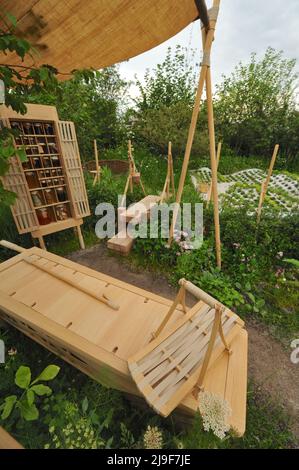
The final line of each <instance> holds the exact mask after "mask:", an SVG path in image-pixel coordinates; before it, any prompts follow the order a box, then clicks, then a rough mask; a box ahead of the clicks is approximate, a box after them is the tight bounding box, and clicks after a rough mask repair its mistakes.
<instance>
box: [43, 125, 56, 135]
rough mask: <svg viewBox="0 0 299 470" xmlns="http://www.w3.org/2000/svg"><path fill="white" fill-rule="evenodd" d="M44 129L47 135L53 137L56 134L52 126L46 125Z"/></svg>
mask: <svg viewBox="0 0 299 470" xmlns="http://www.w3.org/2000/svg"><path fill="white" fill-rule="evenodd" d="M44 128H45V133H46V134H47V135H53V134H54V129H53V125H52V124H44Z"/></svg>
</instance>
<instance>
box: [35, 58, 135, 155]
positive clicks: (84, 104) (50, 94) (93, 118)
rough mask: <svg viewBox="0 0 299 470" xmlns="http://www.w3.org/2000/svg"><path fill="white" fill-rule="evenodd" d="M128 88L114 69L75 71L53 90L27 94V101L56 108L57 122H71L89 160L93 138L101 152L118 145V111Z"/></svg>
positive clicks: (83, 152) (81, 150)
mask: <svg viewBox="0 0 299 470" xmlns="http://www.w3.org/2000/svg"><path fill="white" fill-rule="evenodd" d="M127 88H128V83H127V82H126V81H125V80H123V79H122V78H121V77H120V75H119V72H118V69H117V67H116V66H113V67H108V68H106V69H104V70H101V71H93V70H90V71H88V72H87V71H77V72H75V73H74V76H73V78H72V79H70V80H67V81H64V82H60V83H59V84H58V86H57V87H56V88H55V90H48V89H44V90H42V91H40V92H37V93H33V92H32V91H30V93H29V94H28V96H27V101H28V102H29V103H39V104H47V105H53V106H56V108H57V111H58V114H59V117H60V119H64V120H69V121H73V122H74V123H75V126H76V133H77V138H78V142H79V147H80V152H81V157H82V158H83V159H84V160H92V159H94V151H93V140H94V139H96V140H97V144H98V149H99V151H100V152H101V151H102V150H103V149H105V148H107V147H112V148H113V147H114V146H115V145H116V144H120V143H121V140H122V138H123V128H122V120H121V118H120V112H121V110H122V107H123V105H124V103H125V93H126V91H127ZM100 155H101V153H100Z"/></svg>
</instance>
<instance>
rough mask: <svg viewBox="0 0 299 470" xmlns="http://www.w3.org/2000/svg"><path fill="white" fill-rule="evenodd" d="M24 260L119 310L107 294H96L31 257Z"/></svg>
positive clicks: (23, 259)
mask: <svg viewBox="0 0 299 470" xmlns="http://www.w3.org/2000/svg"><path fill="white" fill-rule="evenodd" d="M22 261H25V262H26V263H28V264H31V265H32V266H35V267H36V268H37V269H40V270H41V271H43V272H45V273H47V274H50V275H51V276H53V277H55V278H56V279H59V280H60V281H63V282H65V283H66V284H68V285H70V286H71V287H75V288H76V289H78V290H80V291H81V292H84V293H85V294H87V295H89V296H90V297H93V298H94V299H96V300H99V301H100V302H102V303H103V304H105V305H107V306H108V307H110V308H112V309H113V310H119V305H117V304H116V303H115V302H113V301H112V300H110V299H108V298H107V297H105V295H98V294H95V293H94V292H93V291H91V290H89V289H87V288H86V287H84V286H82V285H81V284H79V283H78V282H75V281H73V280H71V279H70V278H68V277H65V276H63V275H62V274H60V273H58V272H55V271H53V270H52V269H50V268H47V267H46V266H44V265H43V264H39V263H36V262H35V261H33V260H32V259H30V258H22Z"/></svg>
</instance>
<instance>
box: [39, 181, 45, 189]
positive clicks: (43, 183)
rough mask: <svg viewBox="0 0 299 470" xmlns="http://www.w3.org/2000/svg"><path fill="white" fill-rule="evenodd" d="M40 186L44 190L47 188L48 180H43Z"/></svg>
mask: <svg viewBox="0 0 299 470" xmlns="http://www.w3.org/2000/svg"><path fill="white" fill-rule="evenodd" d="M40 185H41V187H42V188H46V187H47V180H41V182H40Z"/></svg>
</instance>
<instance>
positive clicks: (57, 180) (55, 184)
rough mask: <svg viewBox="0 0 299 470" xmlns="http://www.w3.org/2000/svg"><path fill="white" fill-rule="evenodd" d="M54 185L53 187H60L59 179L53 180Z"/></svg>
mask: <svg viewBox="0 0 299 470" xmlns="http://www.w3.org/2000/svg"><path fill="white" fill-rule="evenodd" d="M52 184H53V186H59V179H58V178H54V179H53V180H52Z"/></svg>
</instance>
